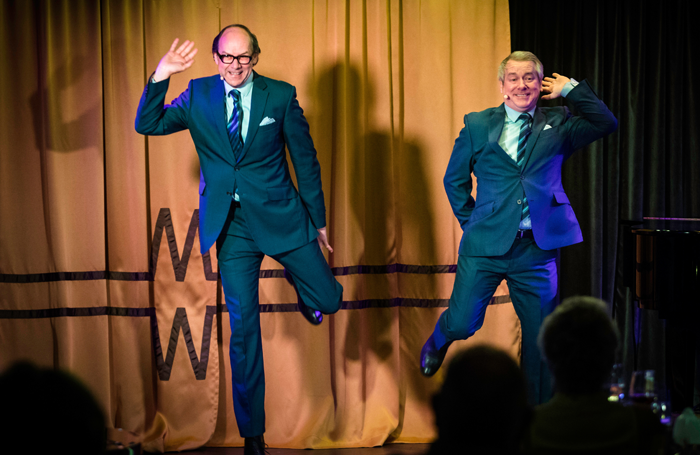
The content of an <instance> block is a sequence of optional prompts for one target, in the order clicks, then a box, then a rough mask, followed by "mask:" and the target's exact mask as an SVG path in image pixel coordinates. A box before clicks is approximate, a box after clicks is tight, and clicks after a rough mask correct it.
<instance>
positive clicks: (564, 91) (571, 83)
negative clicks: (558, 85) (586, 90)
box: [561, 77, 578, 98]
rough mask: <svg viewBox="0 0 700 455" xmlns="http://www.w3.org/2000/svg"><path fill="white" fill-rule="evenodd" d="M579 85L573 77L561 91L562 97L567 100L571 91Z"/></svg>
mask: <svg viewBox="0 0 700 455" xmlns="http://www.w3.org/2000/svg"><path fill="white" fill-rule="evenodd" d="M577 85H578V81H577V80H576V79H574V78H573V77H572V78H571V80H570V81H569V82H567V83H566V85H564V88H563V89H561V96H563V97H564V98H566V95H568V94H569V92H570V91H571V90H573V89H574V87H576V86H577Z"/></svg>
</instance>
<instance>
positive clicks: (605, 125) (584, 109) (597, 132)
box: [566, 80, 617, 158]
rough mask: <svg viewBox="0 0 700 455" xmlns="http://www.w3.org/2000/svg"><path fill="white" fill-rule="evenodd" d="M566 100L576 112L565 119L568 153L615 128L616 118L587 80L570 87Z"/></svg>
mask: <svg viewBox="0 0 700 455" xmlns="http://www.w3.org/2000/svg"><path fill="white" fill-rule="evenodd" d="M566 100H567V102H569V103H571V104H572V105H573V106H574V107H575V109H576V114H577V115H576V116H574V117H571V119H570V120H568V121H567V127H568V140H569V147H568V149H569V150H570V153H573V152H574V151H576V150H578V149H580V148H582V147H585V146H586V145H588V144H590V143H592V142H595V141H597V140H598V139H600V138H602V137H604V136H607V135H608V134H610V133H612V132H614V131H615V130H616V129H617V119H616V118H615V116H614V115H613V113H612V112H610V109H608V107H607V106H606V105H605V103H603V101H601V100H600V99H599V98H598V95H596V93H595V92H594V91H593V89H592V88H591V86H590V85H589V84H588V82H587V81H585V80H584V81H581V82H580V83H579V84H578V85H577V86H576V87H575V88H574V89H572V90H571V91H570V92H569V93H568V95H567V96H566ZM567 158H568V156H567Z"/></svg>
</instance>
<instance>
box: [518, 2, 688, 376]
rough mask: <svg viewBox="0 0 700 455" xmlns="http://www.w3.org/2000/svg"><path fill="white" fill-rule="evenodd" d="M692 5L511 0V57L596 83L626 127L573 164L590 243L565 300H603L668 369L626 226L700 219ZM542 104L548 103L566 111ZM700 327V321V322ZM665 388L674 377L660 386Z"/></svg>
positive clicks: (628, 340)
mask: <svg viewBox="0 0 700 455" xmlns="http://www.w3.org/2000/svg"><path fill="white" fill-rule="evenodd" d="M692 4H693V2H690V1H666V2H646V1H642V2H640V1H590V0H589V1H580V0H574V1H568V2H543V1H529V2H522V1H511V2H510V20H511V47H512V50H528V51H531V52H533V53H535V54H536V55H537V56H538V57H539V59H540V60H541V61H542V63H543V65H544V70H545V71H544V73H545V77H546V76H547V75H551V74H552V73H553V72H556V73H559V74H563V75H566V76H569V77H574V78H576V79H577V80H579V81H580V80H583V79H588V81H589V82H590V84H591V85H592V86H593V87H594V89H595V90H596V91H597V94H598V95H599V97H600V98H601V99H602V100H603V101H604V102H605V103H606V104H607V105H608V107H609V108H610V110H611V111H612V112H613V113H614V114H615V116H616V117H617V119H618V121H619V127H618V130H617V131H616V132H615V133H613V134H612V135H610V136H608V137H606V138H604V139H602V140H599V141H597V142H595V143H594V144H592V145H590V146H589V147H587V148H586V149H585V150H582V151H580V152H578V153H576V154H574V156H573V157H572V158H571V159H570V160H569V161H568V162H567V163H566V164H565V165H564V168H563V182H564V186H565V188H566V190H567V194H568V195H569V197H570V200H571V203H572V206H573V207H574V210H575V212H576V215H577V217H578V219H579V222H580V224H581V229H582V231H583V236H584V242H583V243H581V244H578V245H574V246H571V247H567V248H564V249H563V250H562V252H561V268H560V293H561V297H562V298H565V297H567V296H571V295H577V294H583V295H592V296H595V297H600V298H602V299H604V300H605V301H607V302H609V303H610V305H611V313H612V314H614V316H615V319H616V321H617V323H618V326H619V327H620V330H621V333H622V337H623V349H622V353H621V360H622V361H623V363H624V368H625V371H626V372H627V374H629V372H630V371H631V370H632V369H635V368H636V369H646V368H649V369H656V370H657V372H663V371H664V370H665V361H666V358H665V355H664V345H665V340H666V338H665V333H664V331H665V322H664V321H662V320H659V319H658V313H656V312H653V311H648V310H639V309H637V308H635V306H634V304H633V302H632V296H631V294H630V292H629V290H628V289H627V288H626V287H625V286H624V285H623V283H622V276H621V273H622V257H623V251H622V244H621V235H620V232H621V230H620V229H621V228H620V224H621V222H623V221H625V220H640V219H642V218H643V217H644V216H657V217H695V218H697V217H700V128H699V127H700V119H699V118H698V101H700V94H699V93H698V88H697V85H696V84H695V83H694V77H693V76H696V75H697V74H699V73H700V60H699V59H698V58H696V57H695V56H694V55H692V54H691V52H692V51H693V43H697V42H698V40H697V37H696V34H697V30H694V27H693V25H694V20H693V19H694V17H695V16H694V15H693V14H691V11H690V9H691V5H692ZM560 104H564V102H563V101H562V100H561V99H559V100H554V101H540V105H541V106H549V105H560ZM697 323H700V321H697ZM660 379H661V380H662V381H665V378H664V377H663V375H662V377H661V378H660Z"/></svg>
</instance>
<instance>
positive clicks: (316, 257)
mask: <svg viewBox="0 0 700 455" xmlns="http://www.w3.org/2000/svg"><path fill="white" fill-rule="evenodd" d="M216 246H217V254H218V256H217V257H218V262H219V271H220V273H221V283H222V285H223V288H224V298H225V300H226V307H227V308H228V313H229V319H230V323H231V342H230V345H229V356H230V359H231V376H232V378H231V379H232V383H233V393H232V395H233V409H234V413H235V415H236V422H237V424H238V431H239V432H240V434H241V436H242V437H254V436H259V435H262V434H263V433H264V432H265V374H264V370H263V352H262V338H261V335H260V309H259V304H258V284H259V277H260V265H261V264H262V260H263V258H264V256H265V255H264V253H263V252H262V251H260V248H258V246H257V245H256V243H255V241H254V240H253V238H252V236H251V235H250V230H249V228H248V225H247V223H246V221H245V217H244V215H243V210H241V209H240V208H235V207H234V206H233V205H232V206H231V210H230V212H229V216H228V218H227V221H226V225H225V226H224V229H223V230H222V233H221V235H220V236H219V239H218V240H217V243H216ZM272 258H273V259H275V260H277V261H278V262H280V263H281V264H282V265H283V266H284V267H285V268H286V269H287V271H288V272H289V273H291V275H292V277H293V279H294V282H295V284H296V286H297V291H298V292H299V294H300V295H301V297H302V299H303V301H304V303H305V304H306V305H307V306H309V307H311V308H313V309H315V310H318V311H321V312H322V313H326V314H330V313H335V312H336V311H338V310H339V309H340V306H341V304H342V296H343V287H342V286H341V285H340V283H338V281H336V279H335V277H334V276H333V273H332V272H331V269H330V267H329V266H328V263H327V262H326V259H325V258H324V257H323V254H322V253H321V249H320V248H319V246H318V242H317V241H316V239H314V240H312V241H311V242H309V243H308V244H306V245H304V246H302V247H300V248H296V249H294V250H292V251H288V252H285V253H281V254H278V255H274V256H272Z"/></svg>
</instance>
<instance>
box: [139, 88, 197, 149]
mask: <svg viewBox="0 0 700 455" xmlns="http://www.w3.org/2000/svg"><path fill="white" fill-rule="evenodd" d="M169 85H170V79H166V80H164V81H161V82H154V83H152V82H149V83H147V84H146V87H145V88H144V89H143V94H142V95H141V101H139V107H138V110H137V111H136V122H135V127H136V132H137V133H139V134H147V135H149V136H162V135H165V134H171V133H176V132H178V131H182V130H184V129H187V128H188V123H189V122H188V120H189V113H190V89H191V88H192V81H190V84H189V87H188V88H187V90H185V91H184V92H182V93H181V94H180V96H178V97H177V98H175V99H174V100H173V102H172V103H171V104H169V105H164V103H165V95H166V93H167V92H168V86H169Z"/></svg>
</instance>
